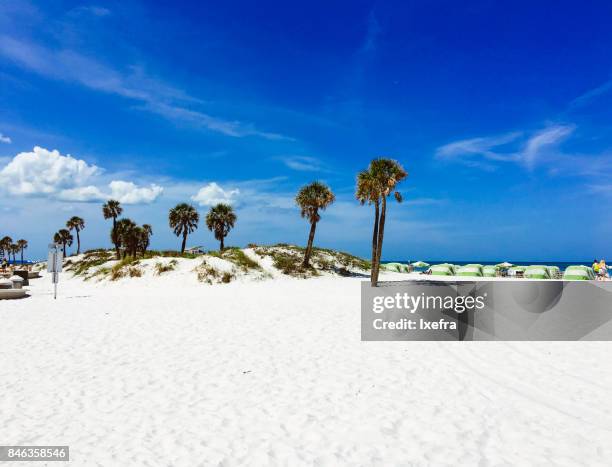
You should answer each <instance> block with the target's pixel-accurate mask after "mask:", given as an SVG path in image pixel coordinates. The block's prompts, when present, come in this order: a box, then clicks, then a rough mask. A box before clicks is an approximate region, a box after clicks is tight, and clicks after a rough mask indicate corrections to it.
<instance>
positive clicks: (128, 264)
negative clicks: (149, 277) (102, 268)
mask: <svg viewBox="0 0 612 467" xmlns="http://www.w3.org/2000/svg"><path fill="white" fill-rule="evenodd" d="M139 263H140V261H139V260H135V259H134V258H130V257H129V256H128V257H125V258H123V259H122V260H121V261H119V262H118V263H117V264H115V265H114V266H113V267H112V268H111V270H110V280H111V281H116V280H117V279H121V278H122V277H141V276H142V270H141V269H140V268H139V267H137V266H138V264H139Z"/></svg>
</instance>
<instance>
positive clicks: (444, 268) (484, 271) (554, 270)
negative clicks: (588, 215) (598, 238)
mask: <svg viewBox="0 0 612 467" xmlns="http://www.w3.org/2000/svg"><path fill="white" fill-rule="evenodd" d="M382 266H383V267H384V269H385V270H386V271H391V272H406V273H407V272H412V271H414V269H415V268H417V269H425V268H428V267H429V269H428V270H427V271H428V272H429V273H430V274H431V275H432V276H459V277H497V276H498V272H499V271H501V270H504V271H507V275H508V276H510V277H512V276H517V273H519V274H518V275H519V276H520V275H522V276H523V277H525V278H527V279H561V278H562V279H563V280H572V281H575V280H586V281H590V280H595V279H596V276H595V273H594V272H593V269H592V268H590V267H588V266H568V267H567V268H566V269H565V271H564V272H563V274H561V271H560V269H559V267H558V266H540V265H534V266H514V265H512V264H510V263H500V264H496V265H487V266H483V265H482V264H465V265H462V266H458V265H455V264H450V263H442V264H434V265H433V266H431V267H430V266H429V264H427V263H425V262H423V261H417V262H416V263H412V264H402V263H386V264H383V265H382Z"/></svg>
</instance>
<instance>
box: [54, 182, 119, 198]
mask: <svg viewBox="0 0 612 467" xmlns="http://www.w3.org/2000/svg"><path fill="white" fill-rule="evenodd" d="M57 197H58V199H60V200H62V201H83V202H88V201H102V200H104V199H105V198H108V197H107V196H105V195H104V194H103V193H102V192H101V191H100V189H99V188H98V187H95V186H92V185H89V186H82V187H78V188H69V189H66V190H62V191H60V192H59V193H58V195H57Z"/></svg>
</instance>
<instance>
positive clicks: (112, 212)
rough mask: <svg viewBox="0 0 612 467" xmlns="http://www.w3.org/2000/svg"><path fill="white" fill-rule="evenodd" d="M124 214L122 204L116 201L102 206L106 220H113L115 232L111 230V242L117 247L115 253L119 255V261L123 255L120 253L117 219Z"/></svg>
mask: <svg viewBox="0 0 612 467" xmlns="http://www.w3.org/2000/svg"><path fill="white" fill-rule="evenodd" d="M122 212H123V208H122V207H121V203H119V201H117V200H114V199H109V200H108V201H107V202H106V203H104V205H103V206H102V214H103V215H104V219H113V230H111V241H112V242H113V244H114V245H115V253H116V255H117V259H120V258H121V254H120V252H119V237H118V236H117V217H119V216H120V215H121V213H122Z"/></svg>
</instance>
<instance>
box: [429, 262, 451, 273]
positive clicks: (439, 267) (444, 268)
mask: <svg viewBox="0 0 612 467" xmlns="http://www.w3.org/2000/svg"><path fill="white" fill-rule="evenodd" d="M429 271H430V272H431V275H432V276H454V275H455V267H454V266H453V265H452V264H447V263H444V264H434V265H433V266H432V267H430V268H429Z"/></svg>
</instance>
